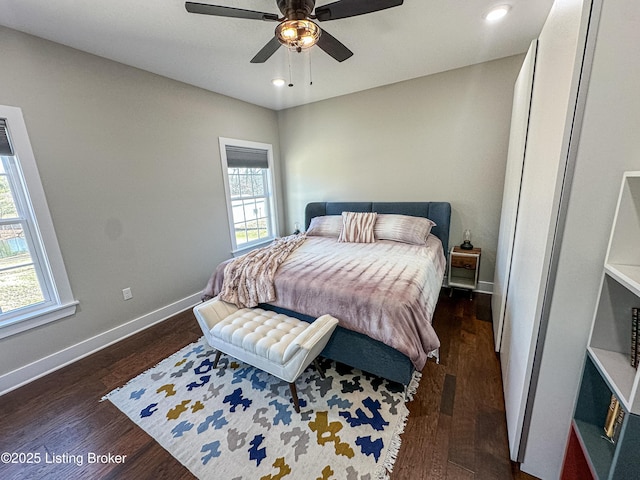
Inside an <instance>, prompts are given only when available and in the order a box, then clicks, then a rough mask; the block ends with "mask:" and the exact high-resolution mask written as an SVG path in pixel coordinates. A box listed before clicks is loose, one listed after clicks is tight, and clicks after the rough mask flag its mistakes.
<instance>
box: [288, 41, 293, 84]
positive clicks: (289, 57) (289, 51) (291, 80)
mask: <svg viewBox="0 0 640 480" xmlns="http://www.w3.org/2000/svg"><path fill="white" fill-rule="evenodd" d="M287 60H288V61H289V86H290V87H293V78H292V77H291V50H289V49H287Z"/></svg>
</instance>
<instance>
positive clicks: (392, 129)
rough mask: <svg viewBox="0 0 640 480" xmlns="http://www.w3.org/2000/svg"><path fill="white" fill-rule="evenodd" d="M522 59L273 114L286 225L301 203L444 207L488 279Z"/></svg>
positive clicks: (297, 218)
mask: <svg viewBox="0 0 640 480" xmlns="http://www.w3.org/2000/svg"><path fill="white" fill-rule="evenodd" d="M523 58H524V57H523V56H522V55H518V56H514V57H509V58H506V59H502V60H496V61H493V62H488V63H483V64H479V65H475V66H471V67H466V68H461V69H457V70H452V71H449V72H445V73H441V74H437V75H431V76H428V77H421V78H418V79H414V80H409V81H406V82H401V83H397V84H393V85H388V86H385V87H379V88H375V89H372V90H367V91H364V92H360V93H355V94H351V95H346V96H343V97H339V98H334V99H330V100H325V101H322V102H318V103H314V104H310V105H306V106H301V107H297V108H293V109H288V110H284V111H281V112H279V115H278V121H279V126H280V147H281V155H282V161H283V179H284V181H285V183H286V185H287V189H286V202H285V204H286V205H287V207H286V215H287V217H286V218H287V227H288V228H289V229H292V228H293V224H294V222H300V223H301V224H302V223H303V222H304V205H305V204H306V203H308V202H310V201H330V200H354V201H358V200H359V201H366V200H377V201H416V200H439V201H442V200H444V201H450V202H451V204H452V209H453V212H452V223H451V232H450V235H451V236H450V243H451V244H452V245H453V244H457V243H460V242H461V241H462V231H463V230H464V229H465V228H469V229H471V232H472V243H473V244H474V245H476V246H479V247H482V266H481V269H480V280H482V281H486V282H492V281H493V271H494V265H495V253H496V247H497V243H498V240H497V238H498V228H499V222H500V209H501V205H502V204H501V202H502V190H503V182H504V172H505V165H506V157H507V147H508V136H509V120H510V118H511V105H512V96H513V85H514V82H515V78H516V76H517V74H518V71H519V69H520V66H521V64H522V60H523Z"/></svg>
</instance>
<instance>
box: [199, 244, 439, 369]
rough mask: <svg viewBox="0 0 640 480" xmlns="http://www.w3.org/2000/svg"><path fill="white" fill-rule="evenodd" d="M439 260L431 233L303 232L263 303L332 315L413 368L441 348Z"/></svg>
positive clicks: (210, 289)
mask: <svg viewBox="0 0 640 480" xmlns="http://www.w3.org/2000/svg"><path fill="white" fill-rule="evenodd" d="M445 264H446V260H445V257H444V253H443V249H442V244H441V242H440V240H439V239H438V238H437V237H435V236H433V235H430V236H429V238H428V241H427V246H426V247H425V246H417V245H409V244H405V243H398V242H392V241H386V240H379V241H377V242H375V243H339V242H338V241H337V239H335V238H326V237H308V238H307V239H306V241H304V243H303V244H302V245H301V246H299V247H298V248H297V249H296V250H295V251H293V252H292V253H291V254H290V255H289V256H288V257H287V259H286V260H285V261H284V262H283V263H282V264H281V265H280V267H279V268H278V270H277V272H276V274H275V278H274V287H275V292H276V299H275V300H274V301H271V302H269V303H270V304H272V305H276V306H278V307H282V308H286V309H288V310H292V311H295V312H299V313H303V314H306V315H310V316H312V317H319V316H321V315H323V314H326V313H328V314H331V315H333V316H334V317H336V318H338V319H339V320H340V325H341V326H342V327H344V328H347V329H349V330H354V331H356V332H360V333H363V334H365V335H368V336H369V337H371V338H374V339H376V340H378V341H381V342H383V343H385V344H387V345H389V346H390V347H392V348H395V349H396V350H399V351H400V352H402V353H403V354H405V355H406V356H407V357H409V358H410V359H411V361H412V363H413V365H414V366H415V368H416V369H417V370H418V371H420V370H422V368H423V367H424V364H425V363H426V361H427V357H428V356H429V354H430V353H431V352H433V351H434V350H436V349H437V348H438V347H439V346H440V341H439V339H438V336H437V335H436V333H435V331H434V329H433V327H432V325H431V320H432V316H433V311H434V310H435V306H436V302H437V300H438V295H439V292H440V287H441V286H442V279H443V276H444V270H445ZM225 265H226V262H225V263H223V264H221V265H219V266H218V268H217V269H216V271H215V272H214V274H213V275H212V277H211V279H210V281H209V284H208V285H207V288H206V289H205V291H204V298H211V297H213V296H215V295H217V294H218V293H219V292H220V290H221V287H222V281H223V275H224V268H225Z"/></svg>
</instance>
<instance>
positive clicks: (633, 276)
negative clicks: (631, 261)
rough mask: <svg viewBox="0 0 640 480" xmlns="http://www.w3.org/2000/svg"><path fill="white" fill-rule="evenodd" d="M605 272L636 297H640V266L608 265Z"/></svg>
mask: <svg viewBox="0 0 640 480" xmlns="http://www.w3.org/2000/svg"><path fill="white" fill-rule="evenodd" d="M604 271H605V272H607V274H609V275H610V276H611V277H613V278H615V279H616V280H617V281H618V282H620V283H621V284H622V285H624V286H625V287H627V288H628V289H629V290H631V292H633V294H634V295H636V296H640V266H639V265H622V264H606V265H605V266H604Z"/></svg>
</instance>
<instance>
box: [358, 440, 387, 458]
mask: <svg viewBox="0 0 640 480" xmlns="http://www.w3.org/2000/svg"><path fill="white" fill-rule="evenodd" d="M356 445H358V446H359V447H360V451H361V452H362V453H364V454H365V455H373V456H374V458H375V459H376V462H377V461H378V459H379V458H380V453H381V452H382V447H384V443H383V442H382V439H381V438H378V439H376V440H374V441H371V435H367V436H366V437H358V438H356Z"/></svg>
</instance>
